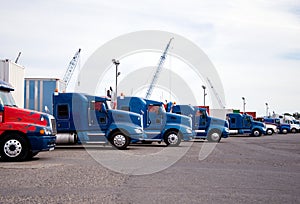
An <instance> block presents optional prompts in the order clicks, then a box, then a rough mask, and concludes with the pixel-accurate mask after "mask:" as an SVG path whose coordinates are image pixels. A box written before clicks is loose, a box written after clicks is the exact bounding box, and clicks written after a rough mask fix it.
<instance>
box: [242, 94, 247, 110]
mask: <svg viewBox="0 0 300 204" xmlns="http://www.w3.org/2000/svg"><path fill="white" fill-rule="evenodd" d="M242 99H243V111H244V114H245V112H246V111H245V106H246V102H245V100H246V99H245V97H242Z"/></svg>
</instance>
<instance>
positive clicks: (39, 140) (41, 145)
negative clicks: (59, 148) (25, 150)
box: [28, 135, 56, 152]
mask: <svg viewBox="0 0 300 204" xmlns="http://www.w3.org/2000/svg"><path fill="white" fill-rule="evenodd" d="M28 138H29V141H30V144H31V150H32V151H33V152H40V151H51V150H54V148H55V141H56V136H54V135H47V136H46V135H39V136H28Z"/></svg>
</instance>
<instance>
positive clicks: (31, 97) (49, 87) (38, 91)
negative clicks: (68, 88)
mask: <svg viewBox="0 0 300 204" xmlns="http://www.w3.org/2000/svg"><path fill="white" fill-rule="evenodd" d="M24 85H25V95H24V102H25V108H27V109H31V110H36V111H41V112H47V111H46V109H45V107H47V108H48V110H49V111H50V113H51V114H52V111H53V107H52V95H53V93H54V91H58V92H65V88H63V87H65V85H64V82H63V81H62V80H60V79H56V78H25V83H24Z"/></svg>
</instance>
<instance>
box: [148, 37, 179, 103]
mask: <svg viewBox="0 0 300 204" xmlns="http://www.w3.org/2000/svg"><path fill="white" fill-rule="evenodd" d="M173 39H174V38H171V39H170V41H169V43H168V44H167V47H166V49H165V51H164V52H163V55H162V56H161V57H160V60H159V63H158V65H157V69H156V72H155V74H154V75H153V78H152V81H151V84H150V86H149V88H148V90H147V93H146V97H145V98H146V99H149V98H150V96H151V94H152V92H153V89H154V87H155V85H156V82H157V79H158V77H159V74H160V72H161V69H162V67H163V65H164V62H165V59H166V56H167V53H168V50H169V48H170V44H171V42H172V40H173Z"/></svg>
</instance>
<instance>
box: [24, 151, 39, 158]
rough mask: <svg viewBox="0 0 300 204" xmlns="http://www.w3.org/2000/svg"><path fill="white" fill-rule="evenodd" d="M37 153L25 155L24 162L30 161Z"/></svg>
mask: <svg viewBox="0 0 300 204" xmlns="http://www.w3.org/2000/svg"><path fill="white" fill-rule="evenodd" d="M38 153H39V152H35V153H32V152H29V154H28V155H27V158H26V160H31V159H32V158H33V157H35V156H36V155H37V154H38Z"/></svg>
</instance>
